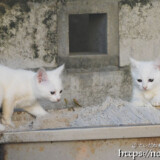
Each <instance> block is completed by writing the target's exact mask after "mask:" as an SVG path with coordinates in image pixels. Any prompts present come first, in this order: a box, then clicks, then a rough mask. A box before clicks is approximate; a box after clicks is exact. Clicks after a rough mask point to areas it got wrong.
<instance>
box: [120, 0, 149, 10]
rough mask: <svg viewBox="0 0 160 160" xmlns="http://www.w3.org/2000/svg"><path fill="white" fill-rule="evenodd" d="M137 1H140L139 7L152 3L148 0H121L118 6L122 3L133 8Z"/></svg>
mask: <svg viewBox="0 0 160 160" xmlns="http://www.w3.org/2000/svg"><path fill="white" fill-rule="evenodd" d="M138 3H140V5H141V7H142V6H145V5H147V4H149V5H152V3H151V1H150V0H121V1H120V7H121V6H122V5H128V6H130V7H131V8H132V9H133V8H134V7H135V6H136V5H137V4H138Z"/></svg>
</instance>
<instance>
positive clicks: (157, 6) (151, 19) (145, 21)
mask: <svg viewBox="0 0 160 160" xmlns="http://www.w3.org/2000/svg"><path fill="white" fill-rule="evenodd" d="M140 2H141V3H136V1H134V0H133V1H132V0H131V1H127V0H122V1H121V4H122V6H120V11H119V36H120V65H121V66H124V65H127V64H128V57H129V55H131V56H133V57H135V58H137V59H139V60H152V59H153V60H154V59H156V58H157V57H158V56H159V55H160V1H158V0H145V1H144V0H140Z"/></svg>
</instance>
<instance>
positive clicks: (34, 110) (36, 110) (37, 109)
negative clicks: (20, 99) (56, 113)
mask: <svg viewBox="0 0 160 160" xmlns="http://www.w3.org/2000/svg"><path fill="white" fill-rule="evenodd" d="M23 109H24V110H25V111H27V112H28V113H30V114H32V115H33V116H36V117H40V116H44V115H47V114H48V112H46V111H45V110H44V109H43V108H42V106H41V105H40V104H39V103H38V102H36V103H35V104H34V105H32V106H28V107H24V108H23Z"/></svg>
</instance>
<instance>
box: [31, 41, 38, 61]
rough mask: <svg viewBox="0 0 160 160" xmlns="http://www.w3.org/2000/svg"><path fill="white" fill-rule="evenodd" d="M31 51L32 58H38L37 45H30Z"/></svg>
mask: <svg viewBox="0 0 160 160" xmlns="http://www.w3.org/2000/svg"><path fill="white" fill-rule="evenodd" d="M31 47H32V49H33V51H34V57H33V58H38V57H39V54H38V52H39V49H38V45H37V44H35V43H34V44H32V46H31Z"/></svg>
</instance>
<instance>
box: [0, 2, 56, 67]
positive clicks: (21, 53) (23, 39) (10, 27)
mask: <svg viewBox="0 0 160 160" xmlns="http://www.w3.org/2000/svg"><path fill="white" fill-rule="evenodd" d="M57 5H58V2H57V1H56V0H55V1H47V2H45V1H40V2H39V1H35V2H32V1H29V0H28V1H24V2H23V1H15V2H12V1H9V0H8V1H2V2H1V3H0V8H1V13H0V39H1V41H0V57H1V58H0V63H1V64H5V65H7V66H11V67H19V68H37V67H40V66H46V67H55V66H56V61H55V58H56V56H57V7H58V6H57Z"/></svg>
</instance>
